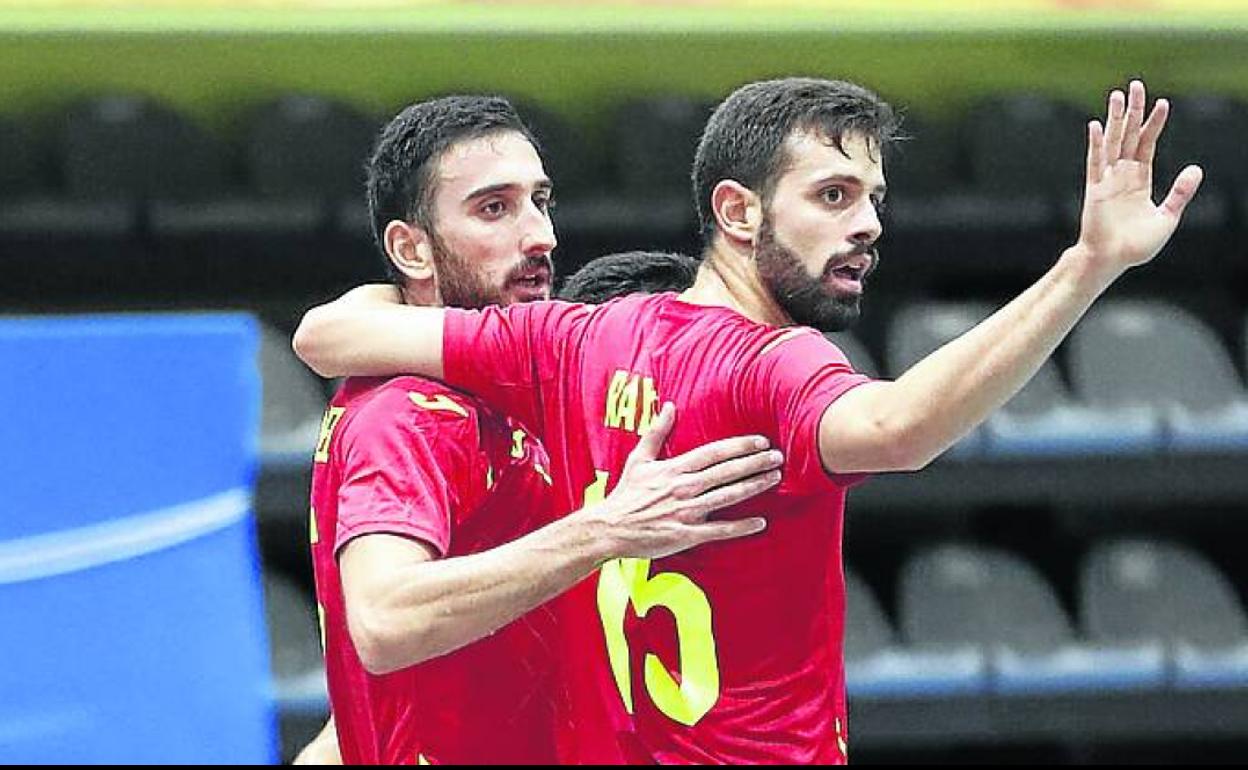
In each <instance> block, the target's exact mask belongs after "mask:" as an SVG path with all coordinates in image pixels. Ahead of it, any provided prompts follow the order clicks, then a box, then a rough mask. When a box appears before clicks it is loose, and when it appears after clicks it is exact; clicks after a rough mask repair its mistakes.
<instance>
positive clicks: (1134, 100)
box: [1122, 80, 1148, 158]
mask: <svg viewBox="0 0 1248 770" xmlns="http://www.w3.org/2000/svg"><path fill="white" fill-rule="evenodd" d="M1147 103H1148V97H1147V95H1146V94H1145V92H1144V83H1142V82H1141V81H1139V80H1132V81H1131V84H1130V85H1129V86H1127V117H1126V127H1125V129H1124V130H1123V134H1122V157H1124V158H1135V153H1136V150H1137V149H1138V148H1139V145H1140V126H1142V125H1144V107H1145V105H1146V104H1147Z"/></svg>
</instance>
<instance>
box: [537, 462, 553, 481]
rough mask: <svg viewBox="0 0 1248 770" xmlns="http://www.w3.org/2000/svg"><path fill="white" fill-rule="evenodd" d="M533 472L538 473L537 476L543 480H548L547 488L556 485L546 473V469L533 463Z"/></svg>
mask: <svg viewBox="0 0 1248 770" xmlns="http://www.w3.org/2000/svg"><path fill="white" fill-rule="evenodd" d="M533 470H535V471H537V475H539V476H541V477H542V478H543V479H545V480H546V486H548V487H553V486H554V485H555V482H553V481H551V479H550V474H549V473H547V472H546V469H545V468H543V467H542V466H540V465H538V464H537V463H533Z"/></svg>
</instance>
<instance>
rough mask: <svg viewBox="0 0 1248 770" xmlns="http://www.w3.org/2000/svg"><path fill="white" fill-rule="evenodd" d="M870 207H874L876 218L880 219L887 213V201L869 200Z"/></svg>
mask: <svg viewBox="0 0 1248 770" xmlns="http://www.w3.org/2000/svg"><path fill="white" fill-rule="evenodd" d="M871 205H872V206H875V215H876V216H879V217H882V216H884V214H885V213H886V212H887V211H888V201H884V200H879V199H878V198H873V199H872V200H871Z"/></svg>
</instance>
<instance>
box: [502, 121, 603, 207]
mask: <svg viewBox="0 0 1248 770" xmlns="http://www.w3.org/2000/svg"><path fill="white" fill-rule="evenodd" d="M513 103H514V104H515V107H516V111H517V112H519V113H520V118H521V119H522V120H523V121H524V123H525V125H527V126H528V127H529V130H530V131H532V132H533V134H534V136H536V137H537V141H538V144H540V145H541V154H542V159H543V161H544V162H545V165H546V173H547V174H548V175H549V176H550V178H551V179H553V180H554V182H555V195H556V196H563V195H566V196H568V197H569V198H571V199H573V200H575V199H578V198H582V197H584V194H585V193H586V191H589V190H595V189H599V188H600V187H601V186H602V181H603V180H602V174H603V170H604V169H603V166H604V160H603V158H602V155H601V154H600V153H598V152H595V151H594V149H592V148H591V147H590V145H589V143H588V142H587V141H586V138H585V135H584V133H583V132H582V131H581V129H580V128H579V127H578V126H576V125H574V124H573V123H572V122H571V121H569V120H568V119H567V118H566V117H564V116H563V115H561V114H560V113H558V112H555V111H554V110H552V109H549V108H547V107H545V106H543V105H539V104H535V103H533V102H532V101H529V100H525V99H515V100H513ZM560 202H561V203H562V201H560Z"/></svg>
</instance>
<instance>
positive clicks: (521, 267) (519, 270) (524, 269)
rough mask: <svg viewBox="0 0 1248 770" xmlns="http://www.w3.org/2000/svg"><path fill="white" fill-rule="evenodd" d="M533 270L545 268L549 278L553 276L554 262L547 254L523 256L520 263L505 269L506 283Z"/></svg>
mask: <svg viewBox="0 0 1248 770" xmlns="http://www.w3.org/2000/svg"><path fill="white" fill-rule="evenodd" d="M535 270H545V271H546V272H547V274H548V275H550V277H551V280H554V277H555V263H554V260H552V259H551V258H550V255H549V254H543V255H541V256H539V257H525V258H524V259H523V260H521V261H520V264H518V265H516V266H515V267H513V268H512V269H511V270H508V271H507V278H506V283H513V282H515V281H518V280H519V279H520V277H521V276H522V275H524V274H525V273H531V272H533V271H535Z"/></svg>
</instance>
